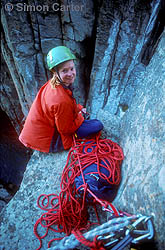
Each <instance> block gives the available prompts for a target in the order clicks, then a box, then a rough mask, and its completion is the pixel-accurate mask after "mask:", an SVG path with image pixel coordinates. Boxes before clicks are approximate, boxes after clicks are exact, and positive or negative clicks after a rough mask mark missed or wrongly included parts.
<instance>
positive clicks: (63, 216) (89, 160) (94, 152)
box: [34, 135, 124, 250]
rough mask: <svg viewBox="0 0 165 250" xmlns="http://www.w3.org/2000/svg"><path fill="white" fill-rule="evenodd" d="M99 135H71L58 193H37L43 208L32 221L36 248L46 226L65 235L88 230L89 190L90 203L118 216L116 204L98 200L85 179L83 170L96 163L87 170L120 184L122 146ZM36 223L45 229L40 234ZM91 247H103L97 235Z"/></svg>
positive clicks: (110, 182)
mask: <svg viewBox="0 0 165 250" xmlns="http://www.w3.org/2000/svg"><path fill="white" fill-rule="evenodd" d="M99 136H100V135H97V136H96V138H91V139H76V140H75V138H73V141H74V146H73V147H72V148H71V149H70V151H69V154H68V157H67V162H66V165H65V167H64V169H63V173H62V178H61V184H60V188H61V192H60V193H59V195H56V194H49V195H46V194H42V195H40V196H39V197H38V200H37V205H38V207H39V208H40V209H42V210H44V211H46V212H45V213H44V214H43V215H42V216H41V218H40V219H38V220H37V222H36V224H35V225H34V234H35V236H36V237H37V238H38V240H39V242H40V246H39V248H38V249H37V250H39V249H40V248H41V247H42V239H43V238H44V237H46V235H47V234H48V230H49V229H50V230H52V231H54V232H59V233H65V234H66V235H70V234H71V232H74V234H76V235H77V236H76V237H80V238H81V235H80V232H81V231H82V230H84V229H86V230H87V229H88V228H89V225H91V222H90V221H89V220H88V212H87V202H86V201H87V200H86V197H87V194H88V193H89V194H90V195H91V197H93V198H91V201H93V203H94V201H97V202H98V203H100V204H101V205H102V206H104V207H105V208H106V209H108V208H107V207H108V206H110V208H111V209H112V210H113V211H114V214H115V215H116V216H118V211H117V210H116V209H115V207H114V206H113V205H112V204H111V203H108V202H106V201H102V200H100V199H99V198H98V197H97V196H96V195H95V194H94V193H93V192H92V191H91V190H90V188H89V187H88V185H87V183H86V181H85V176H84V172H83V171H84V170H85V169H86V168H88V166H90V165H91V164H96V166H97V172H96V171H93V172H90V174H99V176H100V178H102V179H103V180H106V181H107V182H108V183H109V184H112V185H119V183H120V179H121V174H120V166H121V163H122V160H123V158H124V156H123V152H122V149H121V148H120V147H119V145H117V143H115V142H113V141H111V140H110V139H100V138H99ZM102 169H105V170H106V171H108V172H109V174H108V176H107V175H106V174H104V173H103V172H102ZM88 174H89V173H87V175H88ZM80 175H81V176H82V180H83V184H82V185H81V186H80V187H78V188H76V185H75V178H76V177H77V176H80ZM82 189H83V192H82ZM80 190H81V192H80ZM80 194H81V195H80ZM93 206H94V205H93ZM39 224H40V225H41V226H42V227H44V228H45V229H46V232H45V234H44V235H43V236H40V235H39V234H38V232H37V228H38V225H39ZM54 240H56V239H53V240H51V241H50V242H49V243H48V246H49V247H50V244H51V243H52V242H53V241H54ZM88 243H89V242H88ZM99 244H101V243H99ZM91 247H92V248H91V249H100V250H101V249H104V248H103V247H102V246H101V245H98V243H97V238H95V240H94V242H92V243H91ZM97 247H100V248H97Z"/></svg>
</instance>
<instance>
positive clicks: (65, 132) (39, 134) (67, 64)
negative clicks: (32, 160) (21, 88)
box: [19, 46, 103, 153]
mask: <svg viewBox="0 0 165 250" xmlns="http://www.w3.org/2000/svg"><path fill="white" fill-rule="evenodd" d="M75 59H76V57H75V55H74V54H72V52H71V51H70V49H69V48H67V47H65V46H57V47H55V48H53V49H51V50H50V51H49V53H48V55H47V64H48V68H49V70H50V71H51V72H52V73H53V76H52V78H51V79H50V80H49V81H48V82H47V83H45V84H44V85H43V86H42V87H41V89H40V90H39V92H38V94H37V96H36V98H35V100H34V102H33V104H32V106H31V108H30V111H29V114H28V116H27V118H26V121H25V124H24V127H23V130H22V132H21V134H20V136H19V140H20V141H21V142H22V143H23V144H24V145H25V146H26V147H29V148H32V149H35V150H39V151H41V152H46V153H49V152H58V151H61V150H64V149H69V148H70V147H71V146H72V140H73V135H76V136H77V137H78V138H84V137H87V136H90V135H91V134H95V133H98V132H99V131H100V130H102V129H103V125H102V123H101V122H100V121H99V120H97V119H91V120H85V118H84V114H87V112H86V108H84V107H83V106H82V105H80V104H76V100H75V98H74V97H73V87H72V84H73V82H74V80H75V78H76V69H75V64H74V60H75Z"/></svg>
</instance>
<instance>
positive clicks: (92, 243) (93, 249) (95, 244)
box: [72, 230, 105, 250]
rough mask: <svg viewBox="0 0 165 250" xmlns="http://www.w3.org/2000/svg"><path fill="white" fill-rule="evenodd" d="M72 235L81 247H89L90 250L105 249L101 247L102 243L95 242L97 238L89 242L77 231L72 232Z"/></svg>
mask: <svg viewBox="0 0 165 250" xmlns="http://www.w3.org/2000/svg"><path fill="white" fill-rule="evenodd" d="M72 233H73V234H74V236H75V237H76V239H77V240H78V241H80V242H81V243H82V244H83V245H85V246H87V247H90V248H91V250H97V249H98V250H105V248H104V247H103V243H102V241H98V240H97V237H98V236H96V237H95V238H94V240H93V241H89V240H87V239H86V238H85V237H84V236H83V235H82V233H81V232H80V231H78V230H77V231H72Z"/></svg>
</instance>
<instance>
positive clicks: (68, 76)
mask: <svg viewBox="0 0 165 250" xmlns="http://www.w3.org/2000/svg"><path fill="white" fill-rule="evenodd" d="M58 72H59V75H60V77H61V80H62V81H63V84H65V85H66V86H69V85H70V84H72V83H73V82H74V80H75V78H76V69H75V65H74V62H73V60H69V61H66V62H64V63H61V64H60V65H59V66H58Z"/></svg>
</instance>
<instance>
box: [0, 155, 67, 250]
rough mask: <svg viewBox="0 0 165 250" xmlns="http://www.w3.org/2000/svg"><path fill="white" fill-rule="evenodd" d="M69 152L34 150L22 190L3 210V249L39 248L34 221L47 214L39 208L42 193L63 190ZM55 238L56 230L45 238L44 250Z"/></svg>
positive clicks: (1, 240)
mask: <svg viewBox="0 0 165 250" xmlns="http://www.w3.org/2000/svg"><path fill="white" fill-rule="evenodd" d="M67 154H68V152H67V151H66V152H62V153H58V154H44V153H40V152H37V151H35V152H34V154H33V156H32V157H31V160H30V161H29V164H28V166H27V169H26V172H25V174H24V178H23V182H22V184H21V187H20V189H19V191H18V192H17V193H16V195H15V196H14V198H13V199H12V201H11V202H9V204H8V205H7V206H6V210H5V211H4V210H3V211H2V213H1V239H0V246H1V247H2V249H5V250H9V249H13V250H16V249H20V250H23V249H27V250H29V249H37V248H38V247H39V241H38V240H37V239H36V237H35V235H34V234H33V227H34V224H35V222H36V221H37V219H39V217H40V216H41V214H42V213H43V211H42V210H41V209H39V208H38V207H37V198H38V197H39V195H40V194H50V193H55V194H58V193H59V191H60V180H61V173H62V169H63V167H64V166H65V163H66V159H67ZM10 211H14V213H13V212H12V213H11V212H10ZM41 231H42V230H41ZM41 231H40V233H41ZM51 238H53V234H52V232H50V234H49V236H48V237H46V239H45V240H44V241H43V249H47V243H48V242H47V241H48V240H50V239H51Z"/></svg>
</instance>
